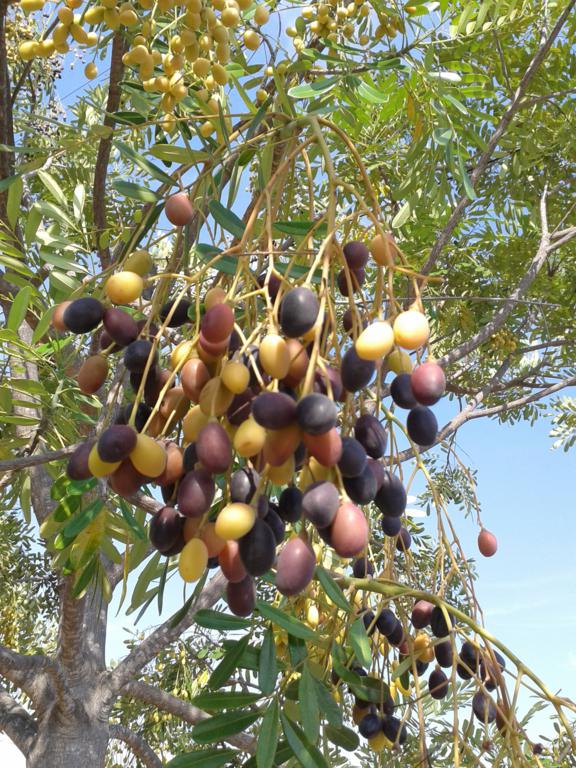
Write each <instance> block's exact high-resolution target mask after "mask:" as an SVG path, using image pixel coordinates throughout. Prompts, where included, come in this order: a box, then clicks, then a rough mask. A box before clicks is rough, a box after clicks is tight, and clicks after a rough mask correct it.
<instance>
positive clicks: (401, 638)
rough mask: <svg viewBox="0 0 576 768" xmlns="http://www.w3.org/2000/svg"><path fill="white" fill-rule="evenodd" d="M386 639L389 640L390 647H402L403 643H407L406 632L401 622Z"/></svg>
mask: <svg viewBox="0 0 576 768" xmlns="http://www.w3.org/2000/svg"><path fill="white" fill-rule="evenodd" d="M386 639H387V640H388V642H389V643H390V645H395V646H400V645H402V643H403V642H405V640H406V635H405V634H404V630H403V628H402V624H400V622H398V623H397V624H396V626H395V627H394V629H393V631H392V632H391V633H390V634H389V635H386Z"/></svg>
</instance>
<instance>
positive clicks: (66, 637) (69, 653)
mask: <svg viewBox="0 0 576 768" xmlns="http://www.w3.org/2000/svg"><path fill="white" fill-rule="evenodd" d="M73 586H74V576H68V577H65V578H63V579H61V581H60V622H59V625H58V654H57V659H58V662H59V663H60V664H62V666H63V667H64V668H65V669H66V670H67V672H68V674H69V675H70V676H71V678H72V679H73V680H74V679H76V678H77V677H78V676H79V675H81V674H82V671H83V668H84V663H85V657H84V648H83V624H84V614H85V606H86V601H85V599H84V598H82V599H81V600H76V599H75V598H74V597H73V595H72V594H71V591H72V587H73Z"/></svg>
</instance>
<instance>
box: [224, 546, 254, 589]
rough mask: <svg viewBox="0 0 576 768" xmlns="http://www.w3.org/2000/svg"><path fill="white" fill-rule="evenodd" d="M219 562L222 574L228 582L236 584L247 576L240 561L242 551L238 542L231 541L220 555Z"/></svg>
mask: <svg viewBox="0 0 576 768" xmlns="http://www.w3.org/2000/svg"><path fill="white" fill-rule="evenodd" d="M218 562H219V564H220V568H221V569H222V573H223V574H224V576H225V577H226V578H227V580H228V581H230V582H232V583H233V584H236V583H237V582H239V581H242V579H244V578H245V577H246V576H247V573H246V569H245V568H244V566H243V565H242V560H241V559H240V551H239V547H238V542H237V541H232V540H229V541H227V542H226V544H225V545H224V547H223V549H222V552H220V554H219V555H218Z"/></svg>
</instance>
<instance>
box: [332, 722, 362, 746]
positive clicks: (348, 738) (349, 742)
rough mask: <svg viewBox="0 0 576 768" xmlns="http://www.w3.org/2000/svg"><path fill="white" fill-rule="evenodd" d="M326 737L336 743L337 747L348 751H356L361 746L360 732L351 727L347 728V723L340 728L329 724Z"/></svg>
mask: <svg viewBox="0 0 576 768" xmlns="http://www.w3.org/2000/svg"><path fill="white" fill-rule="evenodd" d="M324 733H325V734H326V738H327V739H328V740H329V741H331V742H332V744H336V746H337V747H342V749H345V750H346V752H354V751H355V750H357V749H358V747H359V746H360V739H359V738H358V734H357V733H356V732H355V731H353V730H352V729H351V728H347V727H346V726H345V725H343V726H341V727H340V728H334V727H333V726H332V725H327V726H326V728H325V729H324Z"/></svg>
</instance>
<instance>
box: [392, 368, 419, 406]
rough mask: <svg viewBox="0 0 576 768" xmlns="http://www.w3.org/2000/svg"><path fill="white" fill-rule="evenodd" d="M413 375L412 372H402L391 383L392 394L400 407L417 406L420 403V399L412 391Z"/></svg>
mask: <svg viewBox="0 0 576 768" xmlns="http://www.w3.org/2000/svg"><path fill="white" fill-rule="evenodd" d="M411 381H412V375H411V374H410V373H400V374H398V376H396V377H395V378H394V379H392V383H391V384H390V394H391V396H392V400H394V402H395V403H396V405H397V406H398V407H399V408H406V409H408V410H409V409H410V408H415V407H416V406H417V405H418V401H417V400H416V398H415V397H414V393H413V392H412V385H411Z"/></svg>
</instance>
